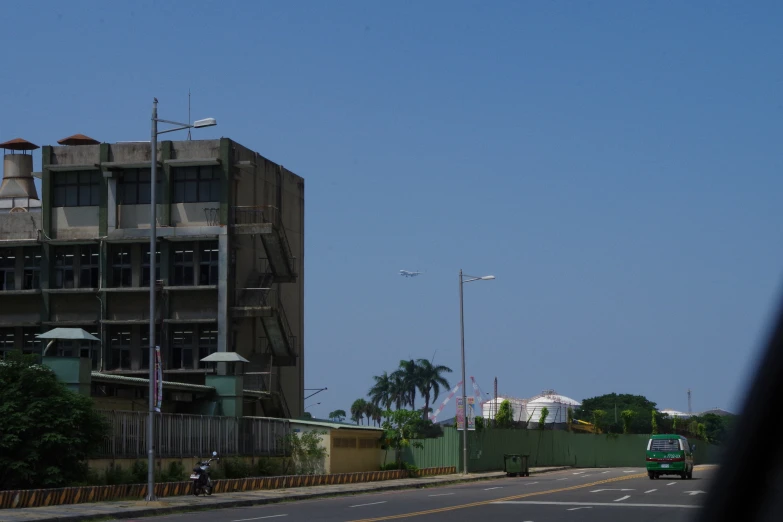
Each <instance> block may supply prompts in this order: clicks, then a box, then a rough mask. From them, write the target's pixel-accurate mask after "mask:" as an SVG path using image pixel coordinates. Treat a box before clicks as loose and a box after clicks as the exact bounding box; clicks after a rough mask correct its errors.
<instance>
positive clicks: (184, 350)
mask: <svg viewBox="0 0 783 522" xmlns="http://www.w3.org/2000/svg"><path fill="white" fill-rule="evenodd" d="M195 339H196V328H195V326H194V325H188V326H177V327H175V328H174V329H173V331H172V333H171V361H170V364H169V369H190V368H193V348H194V342H195Z"/></svg>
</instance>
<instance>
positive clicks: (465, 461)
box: [459, 269, 495, 475]
mask: <svg viewBox="0 0 783 522" xmlns="http://www.w3.org/2000/svg"><path fill="white" fill-rule="evenodd" d="M467 277H469V278H470V279H467V280H466V279H465V276H464V275H463V274H462V270H461V269H460V271H459V333H460V336H459V337H460V349H461V355H462V473H464V474H465V475H467V474H468V392H467V382H466V381H465V312H464V304H463V302H464V301H463V298H462V287H463V286H464V285H465V283H470V282H471V281H490V280H492V279H495V276H493V275H488V276H483V277H473V276H467Z"/></svg>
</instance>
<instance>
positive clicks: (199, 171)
mask: <svg viewBox="0 0 783 522" xmlns="http://www.w3.org/2000/svg"><path fill="white" fill-rule="evenodd" d="M171 170H172V174H173V178H174V199H173V202H174V203H199V202H207V201H220V174H221V169H220V167H218V166H213V165H209V166H201V167H175V168H173V169H171Z"/></svg>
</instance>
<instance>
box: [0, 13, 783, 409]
mask: <svg viewBox="0 0 783 522" xmlns="http://www.w3.org/2000/svg"><path fill="white" fill-rule="evenodd" d="M485 4H487V3H482V2H460V1H454V0H452V1H449V2H434V1H432V2H388V3H385V5H384V4H382V3H380V2H372V3H370V2H297V3H293V2H275V3H272V2H218V1H211V2H206V1H200V2H199V1H191V2H159V3H153V2H148V1H135V2H123V3H113V2H112V3H109V2H80V1H73V2H68V4H67V5H65V4H62V3H61V2H32V1H31V2H27V3H25V4H24V5H21V4H14V5H13V6H8V7H6V8H5V9H4V10H3V20H4V24H3V26H4V29H3V31H2V32H0V44H2V48H3V49H5V53H4V56H3V65H2V69H3V73H4V74H3V80H2V82H0V94H1V96H0V141H4V140H6V139H11V138H14V137H17V136H21V137H24V138H26V139H29V140H31V141H33V142H35V143H38V144H39V145H41V144H52V143H54V142H56V140H58V139H60V138H62V137H65V136H68V135H70V134H73V133H77V132H80V133H84V134H87V135H89V136H92V137H94V138H97V139H99V140H101V141H109V142H111V141H126V140H145V139H148V135H149V112H150V107H151V101H152V98H153V97H158V99H159V100H160V114H161V117H162V118H167V119H173V120H183V119H186V118H187V92H188V89H191V91H192V93H193V117H194V118H201V117H205V116H211V117H215V118H217V119H218V122H219V126H218V127H216V128H212V129H206V130H204V131H203V132H198V134H195V133H194V138H214V137H219V136H228V137H231V138H233V139H236V140H237V141H239V142H241V143H242V144H244V145H246V146H249V147H251V148H253V149H255V150H258V151H259V152H261V153H262V154H263V155H265V156H267V157H269V158H270V159H272V160H274V161H277V162H280V163H283V164H284V165H286V167H288V168H290V169H292V170H293V171H295V172H297V173H298V174H300V175H301V176H303V177H304V178H305V179H306V205H307V206H306V217H307V219H306V265H305V269H306V278H305V281H306V290H305V293H306V325H305V346H306V374H307V379H306V380H307V382H306V385H307V387H308V388H318V387H323V386H328V388H329V390H328V391H326V392H323V393H321V394H319V395H317V396H316V397H314V398H313V399H311V400H310V401H308V404H310V403H315V402H321V404H320V405H314V406H312V407H311V408H310V409H309V411H312V412H313V413H314V414H315V415H316V416H323V415H325V414H326V413H328V412H329V411H330V410H332V409H336V408H345V409H348V407H349V406H350V404H351V402H352V401H353V400H354V399H355V398H357V397H360V396H362V395H363V394H364V393H366V391H367V389H368V388H369V386H370V385H371V384H372V375H374V374H378V373H381V372H382V371H384V370H392V369H394V367H395V366H396V364H397V362H398V361H399V359H401V358H407V357H415V358H418V357H424V358H430V357H432V356H433V354H435V360H436V362H438V363H441V364H446V365H448V366H450V367H452V368H453V369H454V370H455V373H454V376H453V379H452V381H454V382H456V381H457V380H459V377H458V373H459V307H458V285H457V273H458V271H459V269H460V268H463V269H464V270H465V271H466V272H467V273H470V274H475V275H484V274H489V273H491V274H494V275H496V276H497V280H495V281H492V282H481V283H471V284H470V285H467V286H466V287H465V294H466V295H465V315H466V350H467V353H468V357H467V363H468V375H473V376H475V378H476V380H477V381H478V383H479V385H480V386H481V387H482V389H483V390H484V391H485V392H488V391H491V388H492V380H493V378H494V377H498V380H499V389H500V391H501V393H505V394H508V395H512V396H519V397H527V396H531V395H534V394H536V393H538V392H540V391H541V390H542V389H546V388H554V389H556V390H557V391H558V392H560V393H562V394H565V395H568V396H570V397H573V398H576V399H583V398H585V397H590V396H595V395H598V394H602V393H610V392H618V393H634V394H642V395H646V396H648V397H649V398H650V399H651V400H653V401H655V402H657V403H658V404H659V406H661V407H671V408H677V409H686V408H687V402H686V390H687V389H688V388H691V389H693V407H694V409H695V410H701V409H706V408H710V407H714V406H720V407H724V408H729V409H736V408H737V407H738V406H739V400H740V399H741V397H742V393H743V391H744V386H745V379H746V378H747V376H748V372H749V371H750V370H752V369H753V365H754V362H755V358H756V356H757V354H758V351H759V349H760V346H761V343H762V342H763V340H764V338H765V335H766V332H767V328H768V327H769V321H770V318H771V314H772V311H773V308H774V306H775V305H776V303H777V300H778V298H779V294H780V290H781V260H782V259H783V241H782V240H781V238H782V237H783V220H781V211H780V203H779V200H780V195H781V193H783V178H782V177H781V175H780V172H781V167H783V160H781V154H780V143H781V142H783V101H782V100H781V92H783V89H782V88H783V67H782V66H783V63H782V62H783V55H782V54H781V49H783V32H781V31H780V30H779V27H780V21H781V15H783V4H780V3H778V2H753V3H740V2H736V3H729V2H706V1H705V2H689V3H688V5H682V4H681V3H678V2H647V3H643V2H619V1H618V2H609V1H605V2H492V3H488V4H489V5H485ZM180 138H184V135H183V136H181V137H180ZM39 157H40V155H38V156H36V158H37V159H36V161H38V158H39ZM403 268H404V269H409V270H416V269H420V270H426V271H427V273H426V275H423V276H421V277H418V278H414V279H403V278H401V277H399V275H398V274H397V272H398V270H400V269H403ZM452 412H453V406H452V409H450V410H448V411H447V412H446V413H445V414H450V413H452ZM445 414H444V415H445Z"/></svg>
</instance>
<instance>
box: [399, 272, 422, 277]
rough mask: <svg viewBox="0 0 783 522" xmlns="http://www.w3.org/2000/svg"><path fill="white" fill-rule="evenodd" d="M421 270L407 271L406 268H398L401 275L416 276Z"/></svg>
mask: <svg viewBox="0 0 783 522" xmlns="http://www.w3.org/2000/svg"><path fill="white" fill-rule="evenodd" d="M420 274H421V272H409V271H407V270H400V275H401V276H402V277H416V276H417V275H420Z"/></svg>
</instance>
